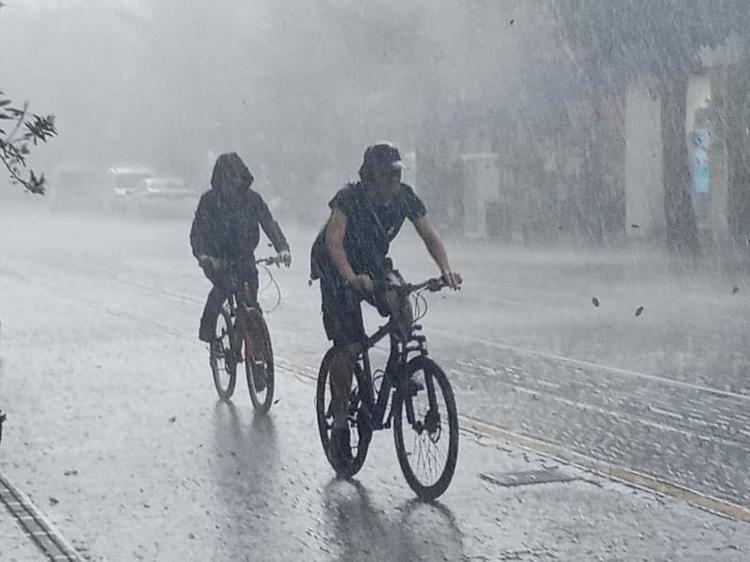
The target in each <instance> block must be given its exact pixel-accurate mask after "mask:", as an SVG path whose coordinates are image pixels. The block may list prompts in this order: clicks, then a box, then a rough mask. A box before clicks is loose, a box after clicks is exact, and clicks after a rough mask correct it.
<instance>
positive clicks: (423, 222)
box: [414, 215, 463, 288]
mask: <svg viewBox="0 0 750 562" xmlns="http://www.w3.org/2000/svg"><path fill="white" fill-rule="evenodd" d="M414 228H415V229H416V231H417V233H418V234H419V237H420V238H421V239H422V241H423V242H424V245H425V247H426V248H427V251H428V252H429V253H430V256H432V259H433V260H435V263H436V264H437V266H438V267H439V268H440V273H441V274H442V275H443V278H444V279H445V281H446V282H447V283H448V284H449V285H450V286H451V287H453V288H456V287H458V285H460V284H461V282H462V281H463V280H462V279H461V276H460V275H459V274H458V273H455V272H453V271H451V266H450V263H448V252H447V251H446V250H445V245H444V244H443V241H442V240H441V239H440V235H439V234H438V233H437V231H436V230H435V227H434V226H432V223H431V222H430V219H428V218H427V215H422V216H421V217H419V218H418V219H417V220H415V221H414Z"/></svg>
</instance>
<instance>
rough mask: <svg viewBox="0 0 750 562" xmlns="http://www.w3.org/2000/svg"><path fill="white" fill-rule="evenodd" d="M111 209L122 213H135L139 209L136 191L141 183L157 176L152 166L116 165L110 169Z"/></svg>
mask: <svg viewBox="0 0 750 562" xmlns="http://www.w3.org/2000/svg"><path fill="white" fill-rule="evenodd" d="M108 175H109V185H110V198H111V200H110V210H111V211H112V212H113V213H116V214H120V215H134V214H135V213H136V212H137V210H138V205H137V203H136V201H135V192H136V189H138V186H139V183H140V182H142V181H143V180H146V179H148V178H152V177H154V176H156V172H155V171H154V170H152V169H150V168H136V167H127V166H115V167H113V168H110V169H109V171H108Z"/></svg>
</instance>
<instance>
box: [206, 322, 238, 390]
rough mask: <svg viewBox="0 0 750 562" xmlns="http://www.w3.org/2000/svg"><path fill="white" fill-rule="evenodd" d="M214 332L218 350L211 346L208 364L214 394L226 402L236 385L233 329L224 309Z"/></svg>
mask: <svg viewBox="0 0 750 562" xmlns="http://www.w3.org/2000/svg"><path fill="white" fill-rule="evenodd" d="M216 332H217V333H216V338H217V340H218V342H219V345H218V346H217V347H218V348H219V349H216V348H215V347H214V345H211V349H210V354H209V363H210V365H211V372H212V373H213V378H214V386H215V387H216V392H217V393H218V394H219V398H221V399H222V400H225V401H226V400H229V399H230V398H231V397H232V394H233V393H234V387H235V385H236V384H237V360H236V358H235V354H234V351H233V349H232V346H233V345H234V344H233V342H234V327H233V325H232V317H231V315H230V314H229V311H228V310H227V309H226V308H222V309H221V314H220V315H219V319H218V322H217V327H216Z"/></svg>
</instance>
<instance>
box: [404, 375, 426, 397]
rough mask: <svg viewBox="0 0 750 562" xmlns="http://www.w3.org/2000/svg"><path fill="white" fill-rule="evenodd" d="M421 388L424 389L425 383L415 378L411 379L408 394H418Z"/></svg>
mask: <svg viewBox="0 0 750 562" xmlns="http://www.w3.org/2000/svg"><path fill="white" fill-rule="evenodd" d="M420 390H424V385H423V384H422V383H421V382H419V381H415V380H414V379H409V384H408V386H407V392H408V395H409V396H416V395H417V393H418V392H419V391H420Z"/></svg>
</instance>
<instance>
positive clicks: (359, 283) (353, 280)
mask: <svg viewBox="0 0 750 562" xmlns="http://www.w3.org/2000/svg"><path fill="white" fill-rule="evenodd" d="M346 284H347V285H348V286H349V287H351V288H352V289H356V290H359V291H364V292H366V293H372V292H373V291H374V290H375V285H374V283H373V282H372V278H370V276H369V275H367V274H365V273H360V274H359V275H354V276H353V277H350V278H349V279H347V280H346Z"/></svg>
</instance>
